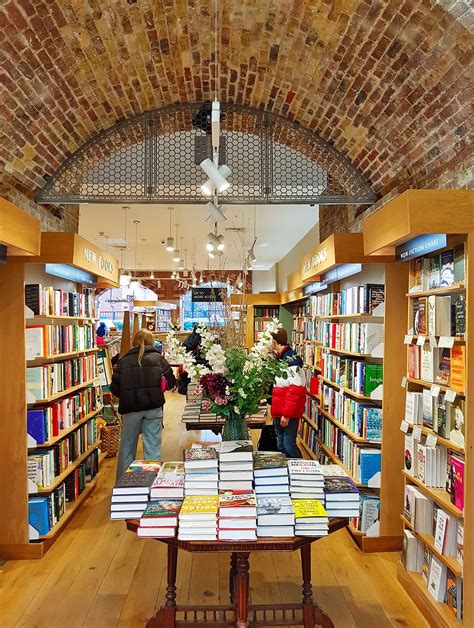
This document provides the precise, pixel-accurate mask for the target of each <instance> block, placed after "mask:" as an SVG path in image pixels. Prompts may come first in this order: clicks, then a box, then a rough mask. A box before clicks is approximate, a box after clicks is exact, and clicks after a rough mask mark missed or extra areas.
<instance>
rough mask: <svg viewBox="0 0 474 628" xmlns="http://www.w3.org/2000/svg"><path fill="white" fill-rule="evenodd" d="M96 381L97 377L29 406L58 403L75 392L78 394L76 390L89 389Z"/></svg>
mask: <svg viewBox="0 0 474 628" xmlns="http://www.w3.org/2000/svg"><path fill="white" fill-rule="evenodd" d="M96 381H97V377H95V378H94V379H90V380H89V381H87V382H84V383H82V384H78V385H77V386H73V387H72V388H67V389H66V390H62V391H61V392H59V393H57V394H56V395H52V396H51V397H48V398H47V399H37V400H36V401H33V402H32V403H29V404H28V405H29V406H36V405H44V404H46V403H51V402H52V401H56V399H61V397H67V396H68V395H70V394H72V393H73V392H76V390H80V389H81V388H87V386H91V385H92V384H94V383H95V382H96Z"/></svg>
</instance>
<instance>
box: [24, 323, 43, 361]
mask: <svg viewBox="0 0 474 628" xmlns="http://www.w3.org/2000/svg"><path fill="white" fill-rule="evenodd" d="M44 329H45V328H44V327H41V326H39V327H26V328H25V359H26V360H35V359H36V358H41V357H43V356H45V346H44Z"/></svg>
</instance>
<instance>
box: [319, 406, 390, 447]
mask: <svg viewBox="0 0 474 628" xmlns="http://www.w3.org/2000/svg"><path fill="white" fill-rule="evenodd" d="M319 411H320V412H321V414H322V415H323V416H324V417H326V419H329V421H331V423H334V425H335V426H336V427H338V428H339V429H340V430H342V431H343V432H344V433H345V434H346V435H347V436H348V437H349V438H350V439H351V440H353V441H354V442H355V443H359V444H360V445H380V443H379V442H378V441H373V440H367V439H366V438H362V437H361V436H357V434H354V432H351V430H350V429H349V428H348V427H346V426H345V425H344V424H343V423H341V422H340V421H338V420H337V419H336V418H335V417H334V416H333V415H332V414H330V413H329V412H327V411H326V410H324V409H323V408H319Z"/></svg>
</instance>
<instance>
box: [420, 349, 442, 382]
mask: <svg viewBox="0 0 474 628" xmlns="http://www.w3.org/2000/svg"><path fill="white" fill-rule="evenodd" d="M435 363H436V365H438V363H439V349H438V348H436V347H431V345H429V344H424V345H423V346H422V347H421V379H423V380H425V381H426V382H434V378H435Z"/></svg>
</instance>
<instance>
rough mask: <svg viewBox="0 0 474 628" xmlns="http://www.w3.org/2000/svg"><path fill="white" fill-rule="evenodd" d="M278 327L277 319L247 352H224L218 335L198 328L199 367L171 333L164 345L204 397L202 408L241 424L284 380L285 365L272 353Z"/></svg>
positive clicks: (242, 350) (227, 350) (240, 350)
mask: <svg viewBox="0 0 474 628" xmlns="http://www.w3.org/2000/svg"><path fill="white" fill-rule="evenodd" d="M279 327H281V323H280V322H279V321H278V319H273V321H271V322H269V323H267V325H266V328H265V331H264V332H261V334H260V336H259V340H258V342H257V343H256V344H255V345H254V346H253V347H252V348H251V350H250V351H249V352H247V350H246V349H244V348H242V347H229V348H228V349H224V348H223V347H222V346H221V345H220V343H219V339H218V337H217V335H215V334H214V333H212V332H211V331H209V330H208V329H207V328H206V327H204V326H202V325H200V326H198V328H197V329H196V331H197V332H198V333H199V334H200V336H201V346H200V357H201V360H200V361H201V362H203V363H201V364H198V363H196V360H195V358H194V356H193V355H191V354H189V353H187V352H186V350H185V349H184V347H182V346H181V345H180V344H179V341H178V340H177V338H175V337H174V336H173V332H170V334H168V338H167V341H166V345H167V347H168V350H170V351H171V353H172V355H173V356H175V357H176V356H177V357H179V360H180V362H182V364H183V366H184V369H185V371H186V372H187V373H188V375H189V376H190V378H191V381H194V382H198V388H197V392H198V393H202V394H203V396H204V402H203V408H204V409H206V410H208V411H210V412H213V413H215V414H218V415H220V416H223V417H225V418H226V419H239V420H240V421H241V422H242V423H243V422H244V420H245V417H247V416H249V415H251V414H254V413H255V412H257V410H258V408H259V405H260V402H261V400H262V399H264V398H265V397H266V396H268V392H269V390H270V387H271V385H272V384H273V382H274V381H275V378H276V377H285V373H286V369H287V365H286V363H285V362H282V361H279V360H276V359H275V356H274V354H273V352H272V342H273V338H272V336H271V333H272V332H273V331H276V330H277V329H278V328H279ZM224 438H225V430H224Z"/></svg>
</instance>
